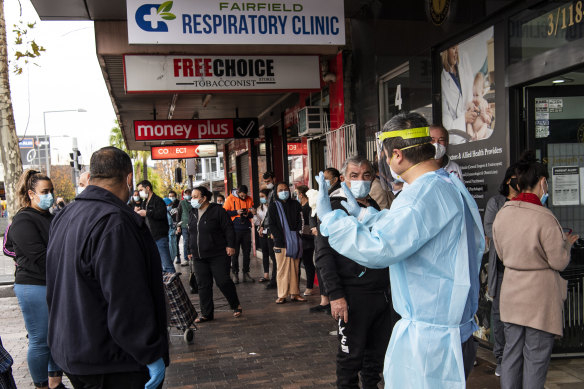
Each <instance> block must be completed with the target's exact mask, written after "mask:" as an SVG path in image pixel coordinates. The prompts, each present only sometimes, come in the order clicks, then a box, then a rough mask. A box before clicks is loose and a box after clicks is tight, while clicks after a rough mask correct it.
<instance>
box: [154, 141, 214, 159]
mask: <svg viewBox="0 0 584 389" xmlns="http://www.w3.org/2000/svg"><path fill="white" fill-rule="evenodd" d="M151 151H152V159H155V160H158V159H187V158H208V157H216V156H217V145H216V144H215V143H210V144H201V145H172V146H152V147H151Z"/></svg>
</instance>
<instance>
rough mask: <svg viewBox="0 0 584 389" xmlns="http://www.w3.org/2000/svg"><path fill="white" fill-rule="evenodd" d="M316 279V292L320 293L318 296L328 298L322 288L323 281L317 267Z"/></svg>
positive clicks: (324, 289)
mask: <svg viewBox="0 0 584 389" xmlns="http://www.w3.org/2000/svg"><path fill="white" fill-rule="evenodd" d="M316 279H317V280H318V291H319V292H320V295H321V296H325V297H328V293H327V291H326V288H325V287H324V280H323V279H322V275H321V274H320V269H319V268H318V266H317V267H316Z"/></svg>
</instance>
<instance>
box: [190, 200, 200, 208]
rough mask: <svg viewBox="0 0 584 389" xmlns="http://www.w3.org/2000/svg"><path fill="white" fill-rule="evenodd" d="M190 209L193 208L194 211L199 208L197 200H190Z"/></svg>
mask: <svg viewBox="0 0 584 389" xmlns="http://www.w3.org/2000/svg"><path fill="white" fill-rule="evenodd" d="M191 207H193V208H195V209H199V208H201V203H200V202H199V199H192V200H191Z"/></svg>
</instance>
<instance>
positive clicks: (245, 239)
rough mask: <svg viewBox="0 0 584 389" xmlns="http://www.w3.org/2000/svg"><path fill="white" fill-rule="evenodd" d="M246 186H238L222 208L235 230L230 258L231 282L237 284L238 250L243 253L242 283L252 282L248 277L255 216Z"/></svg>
mask: <svg viewBox="0 0 584 389" xmlns="http://www.w3.org/2000/svg"><path fill="white" fill-rule="evenodd" d="M247 193H248V190H247V186H245V185H240V186H239V188H237V189H235V190H233V192H232V193H231V194H230V195H229V197H227V199H226V200H225V204H224V205H223V208H225V210H226V211H227V214H228V215H229V216H230V217H231V220H232V221H233V228H234V230H235V254H234V255H233V256H232V257H231V272H232V273H233V282H234V283H236V284H239V250H240V248H241V250H242V252H243V282H248V281H249V282H254V279H253V278H252V277H251V276H250V275H249V262H250V254H251V219H252V218H253V216H254V214H255V209H254V208H253V200H252V199H251V197H249V196H248V195H247Z"/></svg>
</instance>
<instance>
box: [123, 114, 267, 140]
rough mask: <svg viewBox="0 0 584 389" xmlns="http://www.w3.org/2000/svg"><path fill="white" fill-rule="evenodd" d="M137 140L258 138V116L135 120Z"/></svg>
mask: <svg viewBox="0 0 584 389" xmlns="http://www.w3.org/2000/svg"><path fill="white" fill-rule="evenodd" d="M134 136H135V138H136V140H137V141H166V140H192V139H194V140H196V139H229V138H236V139H238V138H257V137H259V126H258V119H257V118H248V119H197V120H135V121H134Z"/></svg>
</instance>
